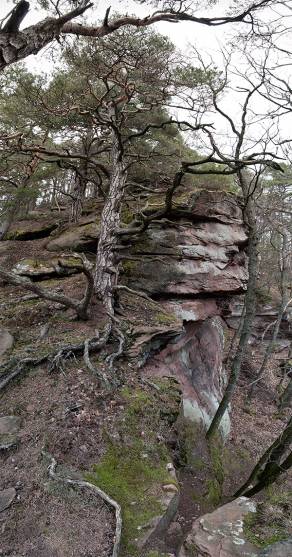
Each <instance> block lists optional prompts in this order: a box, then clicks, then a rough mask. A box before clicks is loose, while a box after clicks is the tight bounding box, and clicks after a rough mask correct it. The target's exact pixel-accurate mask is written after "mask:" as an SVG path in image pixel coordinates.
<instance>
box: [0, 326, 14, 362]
mask: <svg viewBox="0 0 292 557" xmlns="http://www.w3.org/2000/svg"><path fill="white" fill-rule="evenodd" d="M12 346H13V336H12V335H11V334H10V333H9V331H7V329H2V328H0V360H1V356H2V355H3V354H4V353H5V352H6V351H7V350H9V348H11V347H12Z"/></svg>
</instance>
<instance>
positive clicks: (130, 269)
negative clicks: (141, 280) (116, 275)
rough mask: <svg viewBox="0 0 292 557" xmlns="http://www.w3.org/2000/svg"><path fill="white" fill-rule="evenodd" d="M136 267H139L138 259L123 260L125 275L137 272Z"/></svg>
mask: <svg viewBox="0 0 292 557" xmlns="http://www.w3.org/2000/svg"><path fill="white" fill-rule="evenodd" d="M138 269H139V262H138V261H132V260H128V261H124V262H123V272H124V274H125V275H127V276H130V275H132V274H137V271H138Z"/></svg>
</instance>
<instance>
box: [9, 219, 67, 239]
mask: <svg viewBox="0 0 292 557" xmlns="http://www.w3.org/2000/svg"><path fill="white" fill-rule="evenodd" d="M56 228H57V223H56V221H55V219H49V220H48V218H46V219H44V220H33V219H28V220H23V221H18V222H17V223H15V224H14V225H12V227H11V229H10V231H9V232H8V233H7V234H6V240H37V239H39V238H46V237H47V236H49V235H50V233H51V232H52V231H53V230H55V229H56Z"/></svg>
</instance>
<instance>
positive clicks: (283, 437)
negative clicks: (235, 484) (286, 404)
mask: <svg viewBox="0 0 292 557" xmlns="http://www.w3.org/2000/svg"><path fill="white" fill-rule="evenodd" d="M291 442H292V417H290V419H289V422H288V424H287V426H286V428H285V429H284V431H282V433H281V434H280V435H279V437H278V438H277V439H276V440H275V441H274V443H272V445H271V446H270V447H269V448H268V449H267V450H266V451H265V453H264V454H263V455H262V456H261V458H260V460H259V461H258V462H257V464H256V466H255V467H254V469H253V471H252V472H251V474H250V476H249V478H248V480H247V481H246V482H245V483H244V485H243V486H242V487H241V488H240V489H239V490H238V491H237V492H236V493H235V495H234V496H235V497H239V496H241V495H244V496H246V497H251V496H252V495H255V494H256V493H258V492H259V491H261V490H262V489H263V488H264V487H266V486H268V485H270V484H271V483H273V482H274V481H275V480H276V479H277V477H278V476H279V475H280V474H281V473H282V472H285V471H286V470H288V469H289V468H290V466H291V465H292V453H290V454H289V455H288V457H287V458H286V460H284V461H283V462H282V464H281V459H282V457H283V455H285V453H286V451H287V449H288V448H289V446H290V445H291ZM255 480H257V481H256V484H255V485H254V486H253V485H252V484H253V483H254V482H255ZM251 486H252V487H251Z"/></svg>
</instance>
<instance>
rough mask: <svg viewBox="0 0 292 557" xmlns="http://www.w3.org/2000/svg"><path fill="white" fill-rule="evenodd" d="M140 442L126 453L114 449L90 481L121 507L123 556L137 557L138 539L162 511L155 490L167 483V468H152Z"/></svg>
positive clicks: (100, 464)
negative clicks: (142, 451) (154, 493)
mask: <svg viewBox="0 0 292 557" xmlns="http://www.w3.org/2000/svg"><path fill="white" fill-rule="evenodd" d="M141 450H142V445H141V443H139V442H138V441H137V442H136V443H135V444H134V445H133V446H132V447H128V448H127V450H125V447H124V446H119V447H111V448H110V449H109V450H108V451H107V453H106V455H105V456H104V457H103V459H102V460H101V462H100V463H99V464H98V465H96V466H95V467H94V472H93V474H89V475H88V479H89V480H90V481H92V482H93V483H96V485H98V486H99V487H101V488H102V489H104V490H105V491H106V492H107V493H108V494H109V495H111V496H112V497H114V498H115V499H116V500H117V501H118V503H119V504H120V505H121V508H122V519H123V534H122V550H121V555H122V556H125V557H126V556H127V557H129V556H130V555H131V556H136V555H137V556H138V554H139V553H138V548H137V547H136V544H135V539H136V538H137V537H139V532H140V529H142V528H143V526H145V525H146V524H147V523H148V522H149V521H150V520H151V518H153V517H155V516H156V515H158V514H160V513H161V512H162V507H161V504H160V503H159V501H158V498H157V496H155V495H152V489H153V487H154V486H155V484H157V483H159V484H160V483H162V482H163V481H165V480H166V477H165V475H166V472H165V466H162V465H161V466H156V467H155V466H153V462H151V461H148V459H147V458H143V453H142V454H141Z"/></svg>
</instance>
